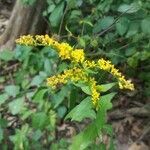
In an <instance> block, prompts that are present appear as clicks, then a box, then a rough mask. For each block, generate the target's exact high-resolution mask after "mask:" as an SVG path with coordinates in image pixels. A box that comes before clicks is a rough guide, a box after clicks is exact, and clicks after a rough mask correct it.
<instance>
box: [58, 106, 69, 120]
mask: <svg viewBox="0 0 150 150" xmlns="http://www.w3.org/2000/svg"><path fill="white" fill-rule="evenodd" d="M66 112H67V108H66V107H65V106H60V107H58V109H57V113H58V116H59V117H60V118H63V117H64V116H65V114H66Z"/></svg>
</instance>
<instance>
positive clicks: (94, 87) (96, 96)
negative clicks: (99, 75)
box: [89, 78, 100, 107]
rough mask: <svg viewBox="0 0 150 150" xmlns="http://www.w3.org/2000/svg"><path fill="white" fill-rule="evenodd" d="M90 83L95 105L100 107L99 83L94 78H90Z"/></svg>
mask: <svg viewBox="0 0 150 150" xmlns="http://www.w3.org/2000/svg"><path fill="white" fill-rule="evenodd" d="M89 83H90V84H91V92H92V102H93V105H94V106H96V107H98V100H99V98H100V93H99V92H98V91H97V85H96V81H95V79H94V78H90V79H89Z"/></svg>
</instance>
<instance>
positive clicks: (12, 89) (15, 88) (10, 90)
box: [5, 85, 20, 97]
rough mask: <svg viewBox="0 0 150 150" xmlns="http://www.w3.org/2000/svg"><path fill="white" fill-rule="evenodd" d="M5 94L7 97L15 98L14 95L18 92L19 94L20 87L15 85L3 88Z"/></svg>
mask: <svg viewBox="0 0 150 150" xmlns="http://www.w3.org/2000/svg"><path fill="white" fill-rule="evenodd" d="M5 92H6V93H7V94H8V95H9V96H13V97H16V95H18V94H19V92H20V87H19V86H17V85H8V86H5Z"/></svg>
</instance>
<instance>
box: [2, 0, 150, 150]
mask: <svg viewBox="0 0 150 150" xmlns="http://www.w3.org/2000/svg"><path fill="white" fill-rule="evenodd" d="M22 1H23V3H25V4H29V5H32V4H33V3H34V2H35V0H32V1H29V0H22ZM149 9H150V5H149V2H148V1H147V0H134V1H133V0H120V1H115V0H47V9H46V10H45V11H44V12H43V15H44V17H45V18H46V19H47V20H48V22H49V28H50V34H51V35H52V36H54V37H55V38H58V39H59V40H63V41H65V40H66V41H69V42H70V43H71V44H72V45H74V47H78V48H84V49H85V53H86V55H87V57H89V58H90V59H97V58H100V57H107V58H109V59H111V60H112V61H113V63H115V64H117V65H118V66H121V67H122V71H124V72H126V73H127V74H128V76H130V77H131V78H133V79H136V80H138V81H139V82H140V83H141V84H142V85H143V87H142V93H141V95H143V94H144V95H145V96H149V95H150V92H149V91H150V74H149V68H150V59H149V58H150V40H149V39H150V28H149V26H150V12H149ZM9 66H14V68H13V70H11V68H9ZM15 66H16V68H17V70H15ZM68 67H69V65H68V63H67V62H60V60H59V59H58V55H57V53H56V52H55V51H54V50H53V49H51V48H50V47H38V48H33V47H29V46H17V47H16V48H15V50H14V51H9V50H4V51H3V52H0V70H1V72H0V84H1V85H5V86H4V90H3V91H1V92H0V108H1V109H0V111H1V114H0V148H1V149H2V150H3V149H4V150H5V149H8V148H12V146H13V147H14V149H15V150H28V149H37V150H38V149H39V150H41V149H43V150H44V149H52V150H59V149H60V150H63V149H64V150H65V149H68V147H69V145H70V143H71V142H70V141H69V140H66V139H65V138H64V139H61V140H58V137H57V136H56V126H57V125H58V124H59V123H60V122H61V120H62V119H68V118H70V119H71V120H72V121H83V119H85V118H90V119H91V120H92V123H91V124H89V125H88V126H87V127H86V128H85V129H84V130H83V131H82V132H81V133H79V134H78V135H76V136H75V137H74V138H73V140H72V141H73V142H72V144H71V146H70V149H73V150H74V149H79V147H80V149H92V148H95V150H96V149H99V147H101V148H102V149H106V146H105V145H104V144H103V143H102V142H100V143H99V144H98V145H95V143H94V140H95V138H96V137H97V136H99V139H101V135H102V133H105V134H108V135H109V136H110V149H113V146H112V143H113V142H112V140H113V132H112V127H111V126H110V125H109V124H107V121H106V116H107V114H106V112H107V110H109V109H110V108H111V107H112V104H111V99H112V98H113V96H114V95H115V93H113V92H112V93H110V92H109V94H108V93H107V91H108V90H110V89H111V88H112V87H113V86H114V85H115V84H114V83H110V84H105V85H102V86H103V91H102V92H104V95H103V96H102V97H101V101H100V105H101V109H100V110H99V111H98V112H97V113H96V112H95V111H94V110H93V109H92V104H91V100H90V97H87V96H86V94H88V93H89V91H88V88H87V87H85V85H84V86H83V85H70V84H67V85H65V86H63V87H62V88H61V89H60V90H58V91H56V93H54V92H53V91H52V90H51V89H48V88H47V86H46V84H45V81H46V78H47V77H49V76H52V75H55V74H57V73H61V72H62V71H63V70H64V69H66V68H68ZM137 72H138V73H137ZM104 76H105V75H103V74H101V76H97V78H98V79H99V82H100V83H103V81H104V80H105V78H104ZM82 92H83V93H82ZM105 92H106V93H105ZM81 93H82V94H81ZM81 100H82V102H81ZM80 102H81V103H80ZM85 106H86V107H85ZM6 112H7V113H8V114H9V115H10V116H12V117H14V118H17V126H15V124H13V121H12V123H11V124H10V123H9V121H8V119H7V118H6V116H7V115H6ZM102 116H103V117H102ZM15 122H16V121H15ZM98 133H101V134H100V135H98ZM8 143H9V144H8ZM50 145H51V147H50Z"/></svg>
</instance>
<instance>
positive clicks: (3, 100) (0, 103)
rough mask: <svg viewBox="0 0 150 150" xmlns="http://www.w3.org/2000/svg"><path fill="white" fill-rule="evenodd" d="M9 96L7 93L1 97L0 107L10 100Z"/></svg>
mask: <svg viewBox="0 0 150 150" xmlns="http://www.w3.org/2000/svg"><path fill="white" fill-rule="evenodd" d="M8 97H9V96H8V95H7V94H6V93H3V94H1V95H0V105H2V104H3V103H4V102H5V101H6V100H7V99H8Z"/></svg>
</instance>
